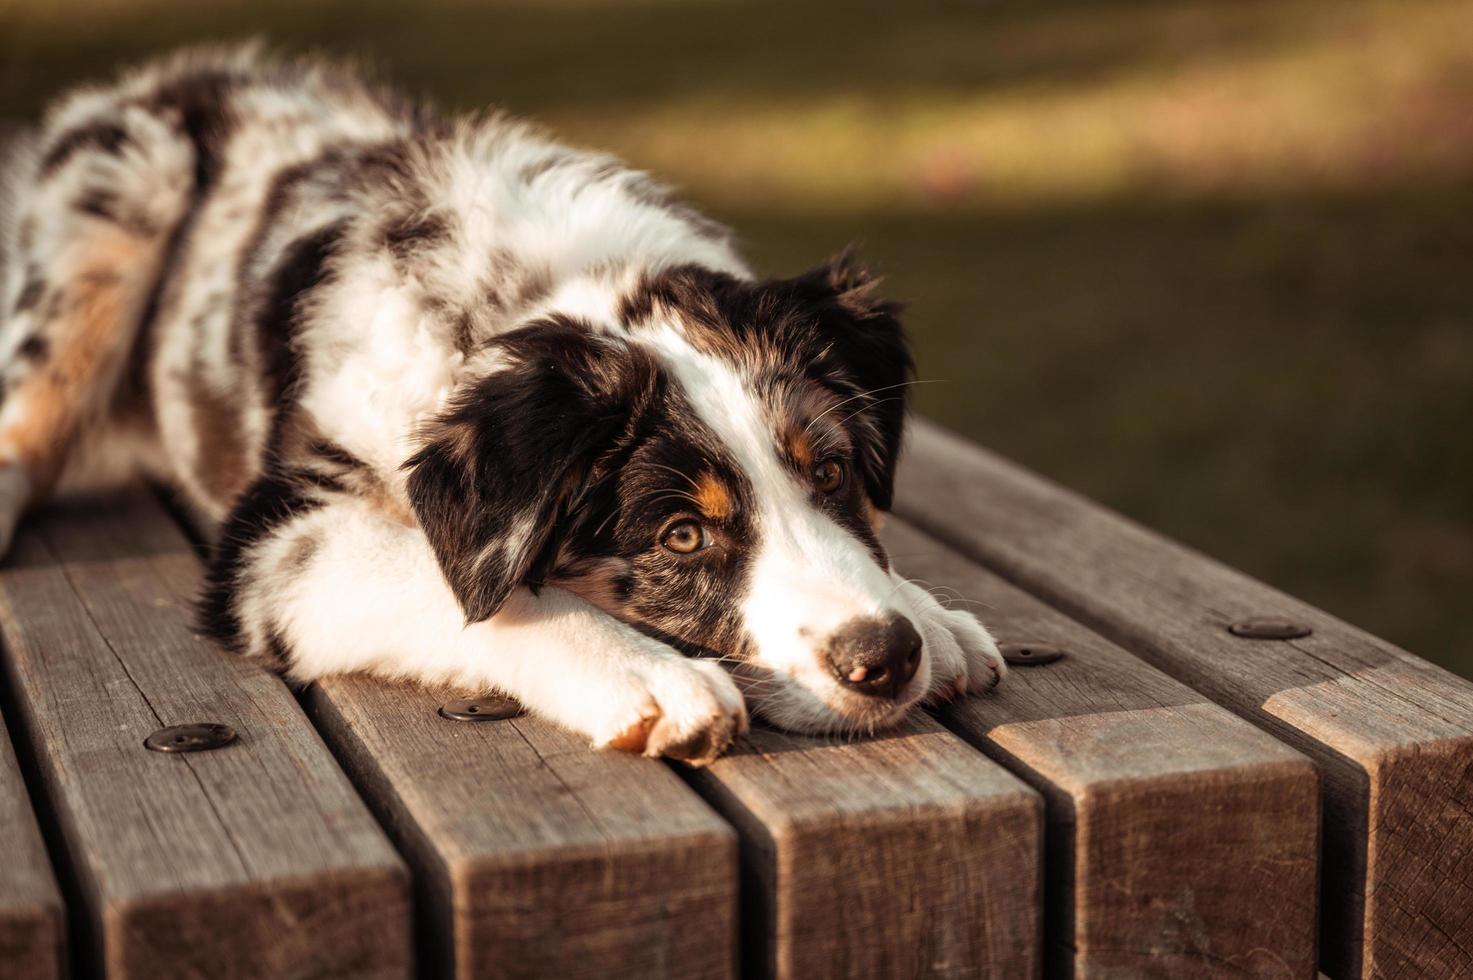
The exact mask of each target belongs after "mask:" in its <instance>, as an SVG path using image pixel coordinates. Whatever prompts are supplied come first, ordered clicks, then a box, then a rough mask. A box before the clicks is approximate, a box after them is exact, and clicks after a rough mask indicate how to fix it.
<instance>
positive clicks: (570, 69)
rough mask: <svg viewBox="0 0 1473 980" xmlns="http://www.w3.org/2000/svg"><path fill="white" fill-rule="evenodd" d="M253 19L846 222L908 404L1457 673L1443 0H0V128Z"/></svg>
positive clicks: (1453, 208)
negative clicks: (898, 339) (65, 89)
mask: <svg viewBox="0 0 1473 980" xmlns="http://www.w3.org/2000/svg"><path fill="white" fill-rule="evenodd" d="M252 34H254V35H260V36H264V37H267V38H270V39H272V40H274V41H277V42H280V43H282V44H283V45H285V46H287V47H289V48H301V47H316V48H323V49H327V50H331V51H334V52H346V53H351V54H355V55H360V56H363V57H365V58H367V59H368V60H370V61H372V62H374V63H377V64H379V65H381V66H382V67H383V69H384V74H386V75H387V76H388V77H390V78H392V79H395V80H397V81H399V82H401V83H403V84H404V85H406V86H408V87H409V88H410V89H411V90H415V91H419V92H422V93H424V94H426V95H429V96H431V97H433V98H435V99H436V100H438V101H441V102H442V103H445V104H447V105H450V106H453V107H460V108H468V107H479V106H483V105H486V104H489V103H495V104H498V105H501V106H504V107H507V108H509V109H512V110H513V111H516V112H520V113H526V114H529V115H534V116H536V117H537V118H539V119H541V120H543V121H545V122H547V123H549V124H551V125H552V126H553V127H554V128H555V129H556V130H557V131H558V132H559V133H560V134H562V135H563V136H565V137H566V138H568V139H571V140H574V141H577V142H582V143H588V144H593V145H598V146H602V147H607V148H611V149H614V150H616V151H618V152H620V153H622V154H623V155H624V156H625V157H627V158H629V159H631V160H632V161H634V162H635V163H637V164H639V165H641V166H645V167H648V168H650V169H652V170H654V171H656V172H658V173H660V174H661V175H662V176H665V177H668V178H670V179H673V180H674V181H675V182H677V183H679V184H681V185H683V186H684V187H685V188H686V190H687V192H688V194H689V196H690V197H691V198H692V199H694V200H695V201H696V202H697V203H699V204H701V205H703V206H705V207H707V208H709V209H710V210H712V211H714V212H715V213H717V214H718V215H719V216H721V217H722V218H724V219H725V220H727V221H729V222H730V223H732V224H733V225H734V226H735V227H736V228H737V229H738V231H739V233H740V234H741V236H742V238H743V239H744V241H745V243H746V245H747V248H748V251H749V254H751V255H752V256H753V257H754V259H755V260H756V262H757V263H758V265H759V266H760V267H762V268H763V269H765V270H768V271H773V272H790V271H795V270H797V269H798V268H801V267H806V266H808V265H811V264H813V263H814V262H816V261H817V260H818V259H820V258H821V257H823V256H824V255H826V254H828V253H831V252H833V251H835V250H837V249H838V248H839V247H840V246H842V245H843V244H845V243H846V242H849V241H861V242H863V243H864V244H865V246H866V254H867V255H868V256H869V257H870V258H871V259H873V260H874V261H875V262H876V263H878V264H879V265H880V266H881V267H883V268H884V269H885V270H886V271H887V273H888V276H889V285H890V290H891V291H892V292H893V293H895V294H897V295H900V296H902V297H905V298H907V299H909V300H910V301H911V314H910V320H909V323H910V325H911V329H912V331H913V333H914V336H915V339H916V342H917V345H918V348H919V361H920V368H921V374H922V376H923V377H925V378H928V379H933V380H938V381H939V382H940V383H936V384H926V385H921V386H918V388H917V389H916V395H917V401H918V403H919V407H920V409H921V410H922V411H924V412H926V413H928V414H930V415H932V416H934V417H936V418H938V419H940V420H941V421H943V422H945V423H946V424H948V425H950V426H952V427H953V428H956V429H958V430H960V431H963V432H965V433H967V434H968V435H970V436H972V437H974V438H976V439H978V440H980V441H982V442H984V443H987V444H988V445H991V446H993V447H994V448H997V449H999V450H1000V451H1002V452H1004V453H1005V454H1007V455H1009V456H1011V457H1013V458H1015V459H1017V460H1019V461H1021V462H1023V463H1025V464H1027V465H1030V466H1032V467H1034V468H1036V469H1039V470H1041V471H1042V472H1044V473H1046V474H1048V475H1050V476H1053V477H1055V478H1057V479H1059V480H1061V481H1062V482H1064V483H1066V484H1069V485H1071V486H1074V487H1076V488H1078V489H1080V490H1082V491H1084V492H1085V493H1088V494H1090V495H1091V496H1094V497H1096V498H1098V499H1100V500H1102V501H1104V502H1106V503H1109V504H1111V505H1112V506H1115V507H1117V508H1119V509H1121V510H1123V511H1125V512H1126V513H1128V514H1130V515H1132V516H1134V517H1136V518H1138V519H1139V520H1141V521H1143V522H1144V523H1146V524H1148V525H1150V526H1152V527H1155V528H1158V529H1160V530H1162V531H1164V532H1166V533H1168V534H1170V535H1173V536H1175V537H1178V538H1180V539H1182V540H1184V541H1186V542H1188V543H1190V544H1193V545H1195V546H1197V547H1199V548H1202V549H1203V550H1205V551H1207V552H1209V553H1211V554H1214V555H1216V556H1218V557H1220V558H1222V559H1224V560H1225V561H1227V562H1229V563H1231V564H1234V565H1236V566H1238V567H1240V568H1242V569H1244V570H1245V571H1248V572H1250V573H1252V574H1254V575H1257V576H1259V577H1261V578H1263V579H1265V580H1267V581H1269V582H1271V583H1273V584H1275V585H1277V586H1279V587H1281V588H1284V589H1286V590H1288V591H1290V592H1293V593H1296V594H1298V595H1300V596H1302V597H1304V598H1306V599H1308V600H1310V601H1311V602H1314V603H1316V604H1319V605H1322V606H1324V607H1325V608H1327V609H1329V610H1331V611H1333V612H1336V613H1338V614H1340V615H1342V616H1344V617H1345V618H1347V619H1349V620H1351V621H1353V622H1355V623H1358V624H1360V625H1362V626H1365V627H1366V628H1368V629H1370V630H1372V631H1373V632H1376V633H1379V634H1381V635H1383V636H1385V637H1387V638H1388V639H1390V640H1393V641H1395V642H1397V643H1400V644H1402V645H1404V646H1406V647H1408V648H1409V649H1412V650H1414V651H1415V652H1418V653H1420V654H1422V655H1424V656H1426V657H1428V658H1430V659H1432V660H1434V661H1437V662H1439V663H1442V664H1443V665H1445V666H1448V667H1450V668H1452V669H1454V670H1458V671H1460V672H1462V673H1464V674H1468V675H1473V275H1470V273H1469V265H1470V259H1473V222H1470V217H1473V45H1469V44H1468V43H1467V39H1468V38H1469V37H1473V5H1470V4H1467V3H1440V2H1427V3H1418V4H1393V3H1345V2H1336V3H1331V2H1324V0H1285V2H1281V3H1268V2H1259V0H1250V2H1236V0H1227V2H1204V0H1185V2H1164V0H1149V2H1117V3H1111V4H1097V3H1083V2H1072V3H1071V2H1064V3H1057V4H1048V5H1041V4H1036V3H1024V2H1021V0H1016V2H1015V0H1001V2H997V3H993V4H961V3H945V4H922V5H893V4H891V5H878V4H869V3H846V4H842V5H841V4H835V3H784V4H777V3H770V2H760V3H749V4H737V3H719V2H707V3H678V2H677V3H615V2H604V3H597V4H587V3H585V4H572V3H556V4H545V5H539V6H536V7H531V6H518V5H504V4H476V3H470V2H460V0H434V2H430V3H422V4H416V5H412V6H411V5H401V4H394V3H389V2H386V0H367V2H361V3H344V2H340V0H325V2H318V3H294V4H287V3H283V2H281V0H266V2H258V3H252V4H249V5H246V4H239V3H233V2H227V3H221V4H212V5H209V6H205V5H198V4H185V3H182V2H180V0H155V2H144V3H138V2H130V3H124V2H122V0H111V2H107V0H93V2H89V3H79V4H56V3H47V4H39V3H30V2H23V0H0V116H9V117H15V116H30V115H34V114H35V113H36V112H37V111H38V109H39V107H40V105H41V104H42V103H43V101H44V100H45V98H47V97H48V96H49V95H50V94H52V93H53V92H54V91H56V90H57V89H58V88H60V87H62V86H64V85H66V84H69V83H71V82H73V81H76V80H80V79H85V78H98V77H105V76H106V75H107V74H108V73H109V72H110V71H111V70H112V68H113V66H114V65H116V64H117V63H119V62H120V61H129V60H135V59H137V58H139V57H142V56H144V55H146V54H147V53H149V52H151V51H155V50H161V49H166V48H169V47H172V46H174V45H176V44H179V43H183V42H186V41H191V40H199V39H220V38H227V39H228V38H238V37H243V36H247V35H252Z"/></svg>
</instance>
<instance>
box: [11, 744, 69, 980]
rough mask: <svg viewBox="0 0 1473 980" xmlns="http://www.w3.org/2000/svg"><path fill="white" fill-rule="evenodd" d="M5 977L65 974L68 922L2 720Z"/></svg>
mask: <svg viewBox="0 0 1473 980" xmlns="http://www.w3.org/2000/svg"><path fill="white" fill-rule="evenodd" d="M0 860H3V862H4V870H3V872H0V980H49V978H51V977H60V976H62V941H63V938H64V936H65V932H66V927H65V919H64V912H63V908H62V902H61V892H60V891H59V890H58V889H57V887H56V879H55V878H54V877H53V876H52V874H51V862H50V861H49V860H48V859H47V857H46V845H45V844H44V843H43V842H42V840H41V829H40V827H38V826H37V823H36V816H35V814H34V813H32V811H31V803H30V798H29V796H28V795H27V794H26V787H25V782H24V781H23V780H22V778H21V773H20V765H19V764H18V763H17V762H16V758H15V753H14V752H13V751H12V749H11V747H10V739H9V738H8V737H7V736H6V734H5V727H4V725H3V724H0Z"/></svg>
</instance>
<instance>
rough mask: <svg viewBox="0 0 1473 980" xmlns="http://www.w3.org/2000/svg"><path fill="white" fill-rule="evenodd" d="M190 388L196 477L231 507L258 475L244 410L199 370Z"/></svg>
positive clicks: (218, 500)
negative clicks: (249, 448) (243, 421)
mask: <svg viewBox="0 0 1473 980" xmlns="http://www.w3.org/2000/svg"><path fill="white" fill-rule="evenodd" d="M187 388H188V391H189V400H190V403H191V405H190V407H191V408H192V409H193V414H194V432H195V438H196V440H198V443H199V446H198V453H197V456H196V458H195V461H194V467H195V479H197V480H198V481H199V483H200V486H202V487H204V489H205V491H206V492H207V493H209V494H210V495H211V496H213V497H214V498H215V503H216V504H217V505H218V506H220V507H221V508H228V507H229V506H230V503H231V501H233V500H235V498H236V496H238V495H239V494H240V493H241V492H242V491H244V490H245V488H246V486H247V484H248V483H249V482H250V481H251V480H252V479H253V478H254V477H255V473H254V472H252V468H251V467H249V466H248V464H247V460H248V459H249V455H248V453H247V447H246V441H245V435H244V433H243V432H242V429H241V418H240V411H239V409H238V407H237V405H236V403H235V402H234V401H233V400H232V399H231V398H230V397H229V396H228V395H225V394H223V393H221V392H219V391H216V390H215V388H214V387H213V386H212V385H211V384H210V383H209V382H208V381H206V380H205V379H204V378H203V377H201V375H200V373H199V371H198V370H196V371H194V372H193V373H191V374H190V376H189V378H188V380H187Z"/></svg>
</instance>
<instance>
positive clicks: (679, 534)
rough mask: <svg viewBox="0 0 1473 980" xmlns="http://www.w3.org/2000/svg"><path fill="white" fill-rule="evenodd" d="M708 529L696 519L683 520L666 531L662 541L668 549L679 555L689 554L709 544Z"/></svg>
mask: <svg viewBox="0 0 1473 980" xmlns="http://www.w3.org/2000/svg"><path fill="white" fill-rule="evenodd" d="M707 541H708V539H707V536H706V529H705V528H704V527H701V525H699V524H697V523H696V522H695V521H681V522H680V523H679V524H676V525H674V526H672V527H671V528H670V530H668V531H666V532H665V536H664V537H662V538H661V539H660V543H661V544H662V545H664V546H665V550H666V551H673V552H675V553H676V554H677V555H689V554H692V553H694V552H697V551H700V550H701V549H702V548H704V547H705V546H706V544H707Z"/></svg>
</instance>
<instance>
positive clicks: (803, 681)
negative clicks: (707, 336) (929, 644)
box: [639, 327, 928, 727]
mask: <svg viewBox="0 0 1473 980" xmlns="http://www.w3.org/2000/svg"><path fill="white" fill-rule="evenodd" d="M639 338H640V339H641V340H644V341H647V342H648V343H649V344H650V345H651V346H652V347H653V348H654V349H655V350H656V351H657V352H658V353H659V355H660V356H661V359H662V360H663V362H664V363H665V365H666V366H667V367H668V368H669V370H670V372H671V374H672V375H673V376H674V378H675V380H676V381H677V382H678V383H679V384H680V386H681V388H682V389H683V394H684V395H685V397H686V398H687V400H689V402H690V403H691V406H692V407H693V408H694V409H695V412H696V414H697V415H698V416H699V417H700V419H701V421H702V422H704V423H705V424H706V425H708V426H709V427H710V428H711V429H712V430H713V431H714V432H715V433H716V434H717V436H718V437H720V439H721V440H722V442H723V443H725V444H726V447H727V448H728V449H729V450H730V451H731V454H732V456H733V457H734V458H735V459H736V461H737V463H738V465H740V467H741V468H742V470H743V471H744V473H745V474H746V476H747V477H748V479H749V480H750V481H751V484H752V489H753V493H754V496H755V498H756V505H757V510H758V513H757V533H758V541H757V551H756V553H755V554H753V555H751V556H750V557H749V562H750V564H749V569H748V573H747V585H748V591H747V595H746V598H745V600H744V602H743V609H742V618H743V620H744V624H745V627H746V630H747V634H748V636H749V637H750V638H751V640H752V646H753V652H752V656H751V657H750V659H749V662H750V663H752V664H754V665H756V666H758V667H764V668H767V669H768V670H771V671H773V672H774V673H775V679H776V680H777V681H778V683H779V684H780V685H781V684H782V683H783V678H784V677H785V676H786V677H789V678H791V679H792V680H793V681H796V682H797V683H798V684H799V685H801V686H802V687H803V688H806V689H807V691H809V692H811V693H812V694H813V695H817V700H815V699H814V698H812V697H806V698H799V699H794V698H791V697H789V698H785V699H783V700H785V701H787V702H788V703H787V704H786V705H785V707H784V709H783V715H784V717H783V718H782V719H777V718H774V719H772V720H774V721H779V720H780V721H782V722H783V723H785V724H789V725H793V726H794V727H803V725H802V723H803V722H804V721H807V722H808V723H809V724H810V725H817V724H819V723H820V722H821V721H822V720H823V719H821V718H818V717H809V718H806V719H804V718H799V717H795V715H799V714H803V713H807V714H809V715H810V716H811V715H815V714H823V713H825V712H830V713H831V712H838V711H841V710H842V709H840V708H839V707H837V706H836V705H837V704H850V705H853V704H854V698H855V697H856V696H853V695H846V693H845V692H844V691H843V690H842V689H841V688H840V687H839V685H838V684H837V683H836V682H835V681H834V678H833V674H832V672H831V670H830V668H829V666H828V663H827V659H826V647H827V645H828V640H829V638H830V636H831V635H832V634H833V633H834V632H835V631H836V630H838V629H839V627H841V626H842V625H844V624H845V623H847V622H849V621H850V620H852V619H854V618H856V617H870V616H876V615H883V614H886V613H900V614H901V615H905V616H908V617H911V618H912V619H914V615H915V614H914V611H913V610H911V609H910V608H909V603H908V602H907V600H906V599H905V597H904V596H903V595H902V594H901V593H900V592H899V591H898V590H897V589H896V588H895V582H894V580H893V579H892V578H891V577H890V575H889V574H888V573H887V572H886V571H885V570H884V569H882V568H881V567H880V565H879V563H878V562H877V561H876V560H875V557H874V555H873V554H871V552H870V550H869V549H868V548H867V547H866V546H865V545H864V543H863V542H861V541H860V540H859V539H858V538H856V537H855V536H854V535H853V534H852V533H850V532H849V531H847V530H845V529H844V528H842V527H841V526H839V524H837V523H836V522H835V521H834V519H833V518H832V517H830V516H829V515H828V514H826V513H825V512H824V511H823V510H821V509H820V508H819V507H818V506H816V505H815V503H814V502H813V499H812V497H811V491H810V489H809V488H808V487H807V486H806V485H804V484H802V483H800V482H799V480H798V479H796V478H795V476H794V474H793V472H792V471H791V470H790V469H789V468H788V467H787V466H785V465H784V464H783V462H782V460H781V459H780V458H779V456H778V447H777V446H776V444H775V441H774V440H775V438H776V436H775V433H774V431H773V426H772V423H771V418H770V416H769V415H768V414H767V413H766V412H764V411H763V407H762V405H761V404H760V402H759V400H758V398H757V397H755V395H754V393H753V392H752V391H751V390H750V388H749V387H748V385H747V384H746V383H745V382H744V381H743V379H742V377H741V376H740V374H739V373H738V372H737V371H736V370H735V369H734V368H733V367H732V365H730V364H729V363H728V362H726V361H724V360H722V359H721V358H718V357H715V356H712V355H710V354H706V353H703V352H702V351H699V350H696V349H695V348H693V347H692V346H691V345H690V344H689V342H687V341H686V340H685V338H684V337H682V336H681V335H680V334H679V333H678V332H677V331H676V330H674V329H672V328H669V327H662V328H660V329H659V330H656V331H652V332H650V333H643V332H642V333H640V334H639ZM851 478H852V477H851ZM927 674H928V671H927V669H926V665H925V661H924V659H923V662H922V667H921V669H920V670H919V671H918V672H917V675H916V678H915V680H914V682H913V684H912V685H911V689H912V690H924V685H925V683H926V679H927ZM788 693H789V694H793V693H796V692H791V691H790V692H788Z"/></svg>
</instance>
